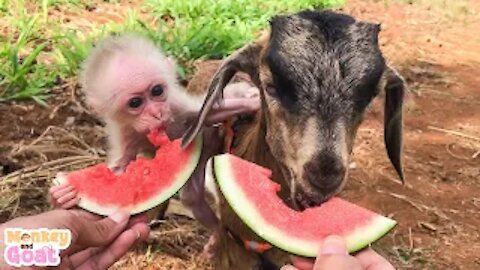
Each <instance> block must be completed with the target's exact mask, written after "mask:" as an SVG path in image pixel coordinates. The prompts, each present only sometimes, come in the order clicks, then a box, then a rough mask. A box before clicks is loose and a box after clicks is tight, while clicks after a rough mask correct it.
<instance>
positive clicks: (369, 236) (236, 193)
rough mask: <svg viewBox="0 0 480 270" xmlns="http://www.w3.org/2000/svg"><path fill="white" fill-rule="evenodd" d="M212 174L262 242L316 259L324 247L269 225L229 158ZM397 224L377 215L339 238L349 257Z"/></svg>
mask: <svg viewBox="0 0 480 270" xmlns="http://www.w3.org/2000/svg"><path fill="white" fill-rule="evenodd" d="M213 171H214V172H213V173H214V177H215V179H216V180H217V182H218V184H219V188H220V191H221V192H222V194H223V195H224V197H225V198H226V200H227V202H228V204H229V205H230V206H231V207H232V209H233V210H234V211H235V213H236V214H237V215H238V216H239V217H240V219H242V221H243V222H245V224H246V225H247V226H248V227H249V228H250V229H251V230H252V231H254V232H255V233H256V234H257V235H258V236H259V237H260V238H262V239H264V240H266V241H267V242H269V243H270V244H272V245H274V246H276V247H277V248H280V249H282V250H284V251H286V252H289V253H292V254H296V255H299V256H304V257H315V256H317V253H318V250H319V249H320V245H321V243H319V242H318V241H309V240H305V239H300V238H298V237H294V236H288V235H287V232H285V231H281V230H279V229H278V228H276V227H275V226H273V225H272V224H269V223H268V222H267V221H266V220H265V219H264V218H263V217H262V216H261V215H260V214H259V213H257V212H256V211H255V209H256V206H255V205H252V203H251V202H250V201H249V200H248V199H247V196H246V195H245V194H244V192H243V191H242V189H241V187H239V186H238V185H237V184H236V182H235V177H234V175H233V173H232V172H233V170H232V168H231V163H230V161H229V157H228V156H227V155H226V154H222V155H217V156H215V157H213ZM396 224H397V222H396V221H395V220H392V219H389V218H387V217H384V216H381V215H378V216H377V217H375V218H373V219H372V221H371V222H370V224H368V225H364V226H361V227H358V228H356V229H355V230H354V231H353V232H351V233H349V234H346V235H340V236H342V237H344V238H345V240H346V244H347V249H348V251H349V252H350V253H353V252H355V251H359V250H361V249H363V248H365V247H366V246H368V245H370V244H371V243H373V242H375V241H377V240H378V239H380V238H382V237H383V236H384V235H385V234H387V233H388V232H389V231H390V230H391V229H393V228H394V227H395V226H396Z"/></svg>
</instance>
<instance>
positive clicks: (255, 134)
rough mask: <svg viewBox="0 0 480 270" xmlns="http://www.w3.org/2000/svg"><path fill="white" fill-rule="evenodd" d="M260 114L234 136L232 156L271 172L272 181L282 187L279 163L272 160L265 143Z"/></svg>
mask: <svg viewBox="0 0 480 270" xmlns="http://www.w3.org/2000/svg"><path fill="white" fill-rule="evenodd" d="M263 121H264V119H262V117H261V114H260V113H259V114H257V117H256V119H255V121H254V122H253V123H252V124H250V125H246V126H245V127H243V128H241V129H240V131H239V132H238V133H237V134H236V137H237V138H238V142H237V146H236V147H235V150H234V154H235V155H237V156H239V157H241V158H243V159H245V160H248V161H251V162H254V163H256V164H258V165H260V166H263V167H266V168H268V169H270V170H271V171H272V178H273V179H272V180H274V181H276V182H278V183H279V184H281V185H282V186H283V185H284V184H285V183H284V181H285V180H284V179H283V175H282V173H281V171H280V168H281V167H280V163H279V162H278V161H277V160H276V159H275V158H274V156H273V155H272V152H271V151H270V148H269V146H268V144H267V141H266V129H265V124H264V122H263Z"/></svg>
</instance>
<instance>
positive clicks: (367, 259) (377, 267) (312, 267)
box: [281, 235, 395, 270]
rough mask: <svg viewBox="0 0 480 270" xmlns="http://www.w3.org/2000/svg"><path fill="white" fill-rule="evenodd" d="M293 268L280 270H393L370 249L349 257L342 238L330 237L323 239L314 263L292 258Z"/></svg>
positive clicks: (285, 267)
mask: <svg viewBox="0 0 480 270" xmlns="http://www.w3.org/2000/svg"><path fill="white" fill-rule="evenodd" d="M292 263H293V265H294V266H291V265H286V266H284V267H282V268H281V270H327V269H337V270H393V269H395V268H394V267H393V266H392V265H391V264H390V262H388V261H387V260H386V259H385V258H383V257H382V256H380V255H379V254H378V253H376V252H375V251H373V250H372V249H370V248H367V249H364V250H362V251H361V252H359V253H357V254H355V256H352V255H349V254H348V251H347V246H346V242H345V240H344V239H343V238H342V237H339V236H335V235H331V236H329V237H327V238H325V240H324V242H323V243H322V246H321V248H320V251H319V254H318V256H317V258H316V259H315V261H313V260H310V259H304V258H301V257H296V256H292Z"/></svg>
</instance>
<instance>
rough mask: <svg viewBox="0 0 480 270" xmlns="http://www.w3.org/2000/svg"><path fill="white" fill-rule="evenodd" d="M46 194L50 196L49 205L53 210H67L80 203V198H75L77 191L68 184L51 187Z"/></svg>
mask: <svg viewBox="0 0 480 270" xmlns="http://www.w3.org/2000/svg"><path fill="white" fill-rule="evenodd" d="M48 193H49V195H50V203H51V204H52V205H53V206H54V207H55V208H62V209H69V208H72V207H74V206H75V205H77V204H78V202H79V201H80V198H79V197H77V195H78V193H77V191H76V190H75V188H74V187H73V186H72V185H70V184H68V183H67V184H61V185H56V186H53V187H51V188H50V190H49V191H48Z"/></svg>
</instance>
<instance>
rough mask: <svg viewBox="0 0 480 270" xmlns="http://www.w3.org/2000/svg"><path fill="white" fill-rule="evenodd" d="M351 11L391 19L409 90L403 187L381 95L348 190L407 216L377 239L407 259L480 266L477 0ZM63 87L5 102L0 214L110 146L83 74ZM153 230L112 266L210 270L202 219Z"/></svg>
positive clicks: (390, 36) (423, 264) (389, 37)
mask: <svg viewBox="0 0 480 270" xmlns="http://www.w3.org/2000/svg"><path fill="white" fill-rule="evenodd" d="M427 2H430V3H429V4H427ZM412 3H413V4H412ZM104 8H106V9H108V8H109V7H108V5H105V7H104ZM342 10H343V11H344V12H347V13H349V14H352V15H355V16H357V17H358V18H362V19H366V20H369V21H376V22H381V23H382V29H383V30H382V33H381V44H382V50H383V51H384V53H385V55H386V57H387V59H388V61H389V62H391V63H392V64H393V65H394V66H395V67H397V68H398V69H399V70H400V73H401V74H402V75H404V76H405V78H406V79H407V82H408V84H409V87H410V92H409V94H408V99H407V106H406V110H405V134H404V146H405V152H404V154H405V155H404V166H405V174H406V185H401V184H400V183H399V181H398V180H397V178H396V176H395V173H394V171H393V169H392V167H391V165H390V164H389V162H388V159H387V157H386V154H385V153H386V152H385V148H384V145H383V121H382V119H383V108H382V100H381V99H379V100H378V101H376V102H375V103H374V104H373V106H372V109H371V110H370V111H369V113H368V117H367V119H366V121H365V122H364V124H363V125H362V127H361V129H360V131H359V135H358V138H357V142H356V147H355V149H354V157H353V160H352V163H351V165H350V166H351V171H350V177H349V181H348V184H347V186H346V188H345V190H344V192H343V193H342V194H341V196H343V197H345V198H348V199H349V200H350V201H353V202H356V203H358V204H360V205H362V206H365V207H368V208H370V209H372V210H374V211H377V212H379V213H382V214H384V215H388V216H391V217H393V218H394V219H396V220H397V221H398V222H399V224H398V226H397V227H396V228H395V229H394V230H393V231H392V232H391V233H390V234H388V235H387V236H385V237H384V238H383V239H382V240H380V241H379V242H377V243H376V244H375V245H374V248H375V249H376V250H378V251H379V252H381V253H382V254H384V255H385V256H387V257H388V258H389V259H390V260H391V261H392V263H394V264H395V266H396V267H397V268H398V269H480V195H479V194H480V73H478V70H480V35H479V34H478V33H479V32H478V29H480V15H479V12H480V3H479V2H478V1H474V0H472V1H470V2H469V1H453V0H452V1H448V0H442V1H440V0H438V1H371V0H366V1H360V0H352V1H348V4H347V6H346V7H345V8H343V9H342ZM54 93H55V96H54V98H53V99H51V100H50V101H51V102H50V104H51V105H50V107H48V108H44V107H40V106H38V105H36V104H34V103H31V102H17V103H8V104H5V103H3V104H0V153H1V155H0V166H1V167H0V169H1V170H0V176H3V177H2V178H0V181H1V184H0V187H1V189H0V198H1V200H0V203H1V204H0V206H1V207H2V208H1V209H2V212H1V213H0V220H1V221H5V220H6V219H8V218H11V217H14V216H18V215H22V214H28V213H34V212H38V211H41V210H42V209H45V207H46V206H47V204H46V202H45V196H44V194H45V192H44V191H45V190H46V186H47V185H48V182H47V181H48V179H50V178H51V176H52V175H53V173H54V172H55V171H57V170H60V169H66V168H73V167H75V166H77V167H78V166H86V165H88V164H92V163H95V162H98V161H99V160H101V159H102V158H103V156H104V152H103V150H102V149H104V147H105V144H104V143H105V140H104V134H103V130H102V126H101V122H99V121H98V120H97V119H96V118H95V117H93V116H92V115H91V114H90V113H89V112H88V109H86V108H84V107H83V106H82V104H83V103H82V97H81V96H80V95H79V93H78V89H76V86H75V82H74V81H65V82H61V84H60V85H59V87H58V89H55V90H54ZM49 127H50V128H49ZM38 165H41V168H40V169H39V168H36V167H31V166H38ZM2 170H3V171H2ZM19 179H20V180H19ZM39 191H40V192H39ZM154 234H155V235H157V236H158V238H157V239H158V240H156V241H154V242H153V243H150V244H144V245H142V246H140V247H138V248H136V249H135V250H133V251H132V252H130V253H129V254H128V255H127V256H125V257H124V258H123V259H122V260H121V261H119V262H118V263H117V264H116V265H115V268H118V269H129V268H132V269H133V268H135V269H138V268H142V269H209V266H208V262H207V261H206V260H205V259H204V258H203V257H201V256H200V255H199V254H200V252H201V249H202V245H203V243H205V241H206V239H207V238H208V235H207V233H206V232H205V231H204V230H203V229H201V228H200V227H199V226H198V225H197V223H196V222H195V221H192V220H190V219H188V218H185V217H180V216H174V215H171V216H169V217H168V218H167V220H166V221H165V223H163V224H161V225H160V228H159V229H156V230H155V231H154Z"/></svg>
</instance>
